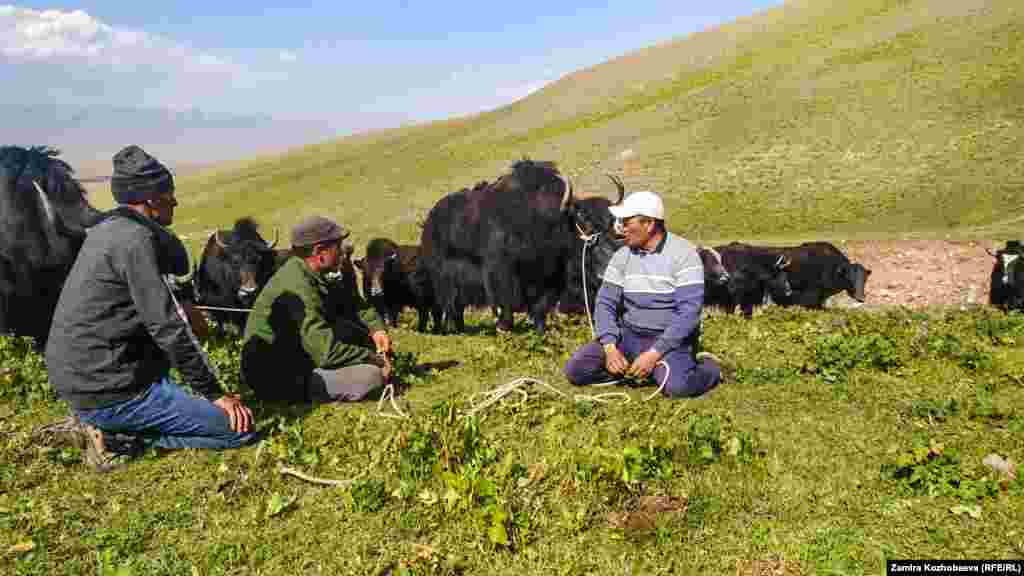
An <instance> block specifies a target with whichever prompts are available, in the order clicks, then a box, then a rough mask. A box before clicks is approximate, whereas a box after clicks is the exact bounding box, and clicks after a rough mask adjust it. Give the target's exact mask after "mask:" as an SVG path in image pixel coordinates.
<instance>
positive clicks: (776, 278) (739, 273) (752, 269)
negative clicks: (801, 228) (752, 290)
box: [729, 254, 793, 302]
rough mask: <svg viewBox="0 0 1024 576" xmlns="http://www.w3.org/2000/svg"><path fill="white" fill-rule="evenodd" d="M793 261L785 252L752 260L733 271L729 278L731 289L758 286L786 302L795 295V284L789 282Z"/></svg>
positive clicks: (773, 296)
mask: <svg viewBox="0 0 1024 576" xmlns="http://www.w3.org/2000/svg"><path fill="white" fill-rule="evenodd" d="M791 264H792V262H791V261H790V259H789V257H787V256H786V255H785V254H779V255H778V256H775V257H774V259H773V260H770V261H767V260H764V259H757V260H752V261H750V262H749V263H746V264H744V265H743V266H740V267H739V268H738V269H737V270H735V271H733V273H732V277H731V278H730V280H729V283H730V289H731V290H733V291H734V292H735V291H739V290H740V289H741V287H743V288H749V286H757V287H758V288H757V290H758V291H759V292H763V293H765V294H767V295H768V296H770V297H771V298H772V300H774V301H776V302H786V301H788V300H789V299H790V298H792V297H793V286H792V284H790V282H789V273H788V269H789V267H790V265H791Z"/></svg>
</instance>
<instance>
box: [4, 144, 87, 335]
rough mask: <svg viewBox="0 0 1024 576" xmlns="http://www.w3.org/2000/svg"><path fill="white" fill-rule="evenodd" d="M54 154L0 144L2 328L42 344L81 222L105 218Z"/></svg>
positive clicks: (81, 232)
mask: <svg viewBox="0 0 1024 576" xmlns="http://www.w3.org/2000/svg"><path fill="white" fill-rule="evenodd" d="M57 156H58V153H57V152H56V151H55V150H51V149H48V148H21V147H17V146H4V147H0V334H3V333H7V332H13V333H14V334H18V335H22V336H31V337H33V338H35V341H36V345H37V346H38V347H40V348H42V347H43V346H44V345H45V341H46V337H47V335H48V333H49V331H50V323H51V322H52V320H53V313H54V309H55V308H56V306H57V298H58V297H59V296H60V291H61V288H62V287H63V285H64V281H65V280H66V279H67V276H68V273H69V271H70V270H71V265H72V264H73V263H74V261H75V257H76V256H77V255H78V251H79V250H80V249H81V247H82V242H83V241H84V240H85V234H86V229H87V228H88V227H90V226H92V225H94V224H96V223H97V222H99V221H100V219H101V218H102V217H103V214H102V213H101V212H100V211H99V210H96V209H95V208H93V206H92V205H91V204H89V201H88V200H87V198H86V191H85V189H84V188H83V187H82V185H81V184H80V183H79V182H78V181H77V180H76V179H75V178H74V177H73V173H74V171H73V170H72V168H71V166H69V165H68V164H67V163H65V162H64V161H62V160H60V159H58V158H57Z"/></svg>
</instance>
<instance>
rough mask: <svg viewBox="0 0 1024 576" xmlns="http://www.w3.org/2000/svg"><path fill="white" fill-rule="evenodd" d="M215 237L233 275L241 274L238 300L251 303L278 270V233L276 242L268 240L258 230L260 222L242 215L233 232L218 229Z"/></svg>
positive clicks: (237, 288) (238, 283) (237, 289)
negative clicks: (222, 231) (276, 247)
mask: <svg viewBox="0 0 1024 576" xmlns="http://www.w3.org/2000/svg"><path fill="white" fill-rule="evenodd" d="M213 238H214V241H215V242H216V244H217V245H218V246H219V247H220V248H221V250H222V251H223V256H224V259H225V260H227V263H228V266H229V268H230V270H231V271H232V273H233V275H237V279H238V281H237V286H236V291H237V293H236V295H237V297H238V299H239V300H240V301H241V302H243V303H244V304H246V305H248V304H251V303H252V302H253V301H254V300H255V299H256V296H257V295H258V294H259V291H260V289H262V288H263V286H264V285H265V284H266V283H267V281H268V280H269V279H270V276H271V275H273V273H274V270H275V266H276V260H277V254H276V252H275V250H274V247H275V246H276V245H277V234H276V233H275V235H274V241H273V242H270V243H268V242H267V241H266V240H264V239H263V237H262V236H260V235H259V233H258V232H257V231H256V223H255V222H254V221H253V220H252V219H251V218H242V219H240V220H238V221H237V222H235V227H234V229H232V230H231V231H230V232H229V233H227V234H224V233H221V232H215V233H214V234H213Z"/></svg>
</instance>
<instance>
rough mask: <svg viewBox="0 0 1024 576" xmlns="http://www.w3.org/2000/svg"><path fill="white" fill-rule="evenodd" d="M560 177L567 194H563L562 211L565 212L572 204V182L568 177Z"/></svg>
mask: <svg viewBox="0 0 1024 576" xmlns="http://www.w3.org/2000/svg"><path fill="white" fill-rule="evenodd" d="M558 177H559V178H560V179H561V180H562V182H563V183H564V184H565V193H563V194H562V204H561V209H562V210H565V209H566V208H568V207H569V205H570V204H572V181H571V180H569V177H568V176H562V175H561V174H559V175H558Z"/></svg>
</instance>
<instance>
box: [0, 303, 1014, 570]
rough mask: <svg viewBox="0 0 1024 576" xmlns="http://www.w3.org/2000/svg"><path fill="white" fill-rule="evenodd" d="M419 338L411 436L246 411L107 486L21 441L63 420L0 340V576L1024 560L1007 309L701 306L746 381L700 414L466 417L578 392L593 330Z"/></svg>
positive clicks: (561, 404) (350, 419)
mask: <svg viewBox="0 0 1024 576" xmlns="http://www.w3.org/2000/svg"><path fill="white" fill-rule="evenodd" d="M413 323H414V318H413V316H412V314H411V313H410V314H407V315H406V316H405V318H404V323H403V327H402V328H400V329H398V330H396V331H395V340H396V344H397V347H398V350H399V351H400V368H399V370H398V373H399V376H400V378H402V379H403V380H404V381H405V382H407V383H409V384H410V385H411V387H410V389H409V391H408V393H407V394H406V395H405V396H404V397H403V399H402V402H403V406H404V409H405V410H406V411H409V412H411V414H412V417H411V419H409V420H394V419H387V418H383V417H380V416H377V415H376V410H377V409H376V406H375V404H374V403H372V402H368V403H364V404H356V405H335V406H317V407H291V408H281V407H275V406H269V405H267V406H260V405H256V414H257V416H258V419H259V421H260V426H261V427H262V428H263V429H265V430H267V431H268V432H269V436H268V438H267V439H266V440H264V444H263V446H262V447H250V448H246V449H243V450H238V451H229V452H223V453H211V452H202V451H183V452H176V453H169V454H156V453H150V454H147V455H146V456H144V457H143V458H142V459H141V460H139V461H136V462H134V463H132V464H131V465H130V466H129V467H127V468H126V469H122V470H118V471H115V472H113V473H111V474H109V475H106V476H100V475H96V474H94V473H92V472H91V471H89V470H88V469H87V468H86V466H85V465H84V464H82V462H81V455H80V454H79V453H78V452H77V450H76V449H74V448H69V447H66V446H61V445H58V444H47V443H42V442H40V440H39V439H37V438H35V437H33V435H32V432H33V430H34V429H35V428H36V427H38V426H39V425H41V424H44V423H46V422H48V421H51V420H53V419H56V418H58V417H59V416H61V415H62V414H63V413H64V408H63V407H62V406H61V405H60V404H59V403H58V402H57V401H56V400H55V399H54V398H53V397H52V394H51V393H49V392H48V388H47V386H46V382H45V372H44V371H43V368H42V367H41V365H40V364H39V363H38V361H37V360H35V358H36V357H35V356H34V355H33V353H32V352H31V351H30V350H28V349H27V348H25V347H24V346H23V345H22V344H20V342H19V341H16V340H12V339H9V338H8V339H4V340H0V354H3V355H4V357H3V365H4V366H18V367H19V368H17V370H16V371H15V372H14V373H7V374H6V375H5V381H4V385H3V388H2V394H0V418H2V419H0V426H2V430H0V431H2V433H3V436H2V437H0V438H2V441H0V453H2V457H0V462H3V465H2V468H0V526H2V527H3V529H2V530H0V551H7V553H6V554H5V555H3V556H2V557H0V571H3V572H4V573H10V574H56V573H68V574H72V573H73V574H79V573H81V574H108V573H109V574H181V573H190V572H191V571H192V570H193V569H194V570H197V571H198V572H199V573H201V574H236V573H251V574H279V573H285V572H294V571H297V570H298V571H302V572H311V571H321V570H322V571H325V572H332V573H352V574H379V573H381V572H382V571H383V570H384V569H385V568H386V567H388V566H393V567H396V569H397V568H401V569H403V570H405V573H408V574H523V573H527V574H541V573H543V574H584V573H586V574H620V573H622V572H623V570H632V571H633V573H668V572H672V571H675V573H680V572H682V573H695V572H701V573H713V574H723V573H734V572H736V571H737V570H739V569H741V568H744V569H746V568H745V567H749V566H752V565H754V563H771V562H781V563H783V564H784V565H785V566H786V567H787V569H788V570H791V571H793V572H792V573H801V574H824V573H883V570H884V568H883V566H884V560H885V559H886V558H909V557H914V558H950V557H966V558H1012V557H1019V556H1020V555H1021V554H1024V539H1022V538H1024V536H1022V533H1021V532H1020V528H1019V520H1020V518H1021V517H1022V513H1024V484H1022V483H1021V482H1020V481H1017V482H1008V483H1007V482H1002V481H1001V479H1000V477H998V476H996V475H995V474H994V473H992V472H990V471H988V470H987V468H985V466H983V465H982V463H981V461H982V459H983V458H984V457H985V456H986V455H988V454H990V453H998V454H1001V455H1003V456H1005V457H1008V458H1011V459H1013V460H1015V461H1017V462H1020V461H1021V460H1022V459H1024V451H1022V444H1021V442H1020V434H1021V433H1024V413H1022V412H1021V409H1020V406H1022V405H1024V404H1022V401H1024V386H1022V385H1021V382H1022V381H1024V380H1022V378H1024V316H1021V315H1018V314H1011V315H1005V314H1003V313H1000V312H995V311H992V310H989V309H984V308H978V309H972V310H969V311H966V312H961V311H945V310H930V311H914V312H911V311H908V310H902V309H893V310H891V311H886V312H857V311H843V310H838V309H836V310H829V311H824V312H812V311H797V310H791V309H789V310H783V309H773V308H770V309H767V310H766V311H764V312H763V313H758V314H755V317H754V318H753V320H751V321H744V320H742V319H740V318H737V317H731V316H725V315H721V314H713V315H710V316H708V317H707V318H706V319H705V323H704V338H703V346H704V348H705V349H708V350H712V351H714V352H715V353H716V354H718V355H720V356H723V357H724V358H727V359H728V361H729V362H730V363H732V364H733V365H734V366H735V367H736V369H737V378H736V380H735V381H734V382H730V383H727V384H724V385H722V386H721V387H719V388H718V389H716V390H715V391H714V392H712V393H711V394H709V395H708V396H706V397H704V398H702V399H698V400H677V401H670V400H665V399H660V398H659V399H656V400H654V401H651V402H642V401H641V399H642V398H643V396H645V395H646V394H648V393H649V392H650V391H651V390H652V388H643V389H638V390H634V391H631V392H630V394H631V396H632V397H633V402H631V403H629V404H621V403H618V404H599V403H594V402H590V401H581V402H573V401H571V400H568V399H565V398H561V397H558V396H557V395H555V394H553V393H548V392H545V391H544V390H543V389H541V388H537V387H534V388H531V389H529V391H530V396H529V399H528V400H527V401H526V402H525V403H524V404H519V403H518V402H517V401H513V402H509V403H506V404H499V405H495V406H493V407H492V408H490V409H488V410H486V411H485V412H483V413H482V414H481V415H480V416H479V417H478V418H468V417H465V416H464V415H463V413H464V412H465V411H466V410H468V409H469V408H470V406H471V405H472V404H473V402H474V401H478V399H477V398H475V395H476V394H477V393H479V392H483V391H487V390H490V389H492V388H495V387H497V386H498V385H500V384H503V383H505V382H508V381H510V380H512V379H513V378H516V377H520V376H527V375H529V376H534V377H537V378H540V379H543V380H545V381H547V382H549V383H551V384H553V385H555V386H556V387H558V388H559V389H560V390H561V391H563V392H565V393H567V394H570V395H571V394H574V393H577V392H587V393H589V392H594V391H592V390H573V389H572V388H571V386H569V385H567V384H566V383H565V381H564V380H563V379H562V378H561V377H560V375H559V373H558V370H559V369H560V367H561V365H562V364H563V363H564V362H565V361H566V359H567V358H568V355H569V354H570V353H571V351H572V350H573V349H575V347H577V346H578V345H580V344H582V343H583V342H585V341H586V338H587V335H588V330H587V328H586V326H585V323H584V322H583V321H582V320H581V319H580V318H559V319H558V320H556V321H554V322H553V326H552V329H551V331H550V333H549V334H548V335H547V336H546V337H543V338H541V337H537V336H536V335H534V334H532V333H531V332H530V331H529V330H528V329H527V326H526V325H525V324H520V325H519V326H518V329H517V331H516V332H515V333H513V334H512V335H496V334H494V332H493V330H494V322H493V319H491V318H490V316H489V315H484V314H473V315H471V325H474V326H479V327H481V331H480V332H479V333H477V334H473V335H463V336H434V335H422V334H418V333H415V332H413V331H412V330H411V327H412V325H413ZM209 347H210V349H211V351H212V353H213V354H214V355H215V357H216V358H217V360H218V364H219V365H220V369H221V370H222V372H223V371H228V370H231V369H232V368H233V366H237V348H236V347H232V346H228V345H227V343H225V342H213V343H211V344H209ZM430 366H434V367H435V368H433V369H430ZM599 391H605V390H599ZM281 466H288V467H293V468H298V469H300V470H303V471H304V472H306V473H307V474H311V475H314V476H319V477H326V478H334V479H354V480H355V482H354V483H352V484H351V485H349V486H348V487H334V488H330V487H320V486H315V485H312V484H308V483H305V482H302V481H300V480H298V479H295V478H292V477H286V476H282V475H281V474H279V472H278V469H279V468H280V467H281ZM654 502H662V503H663V504H662V505H660V506H659V505H655V504H653V503H654ZM971 514H976V515H978V517H977V518H975V517H973V516H972V515H971ZM27 543H31V546H32V549H31V550H30V551H24V549H25V547H27ZM19 544H21V545H23V547H22V548H21V550H23V551H21V552H17V551H16V550H19V549H18V548H15V547H16V546H17V545H19ZM12 550H14V551H12ZM681 550H685V553H684V552H681ZM119 570H120V572H118V571H119ZM396 573H399V572H396ZM787 573H788V572H787Z"/></svg>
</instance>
